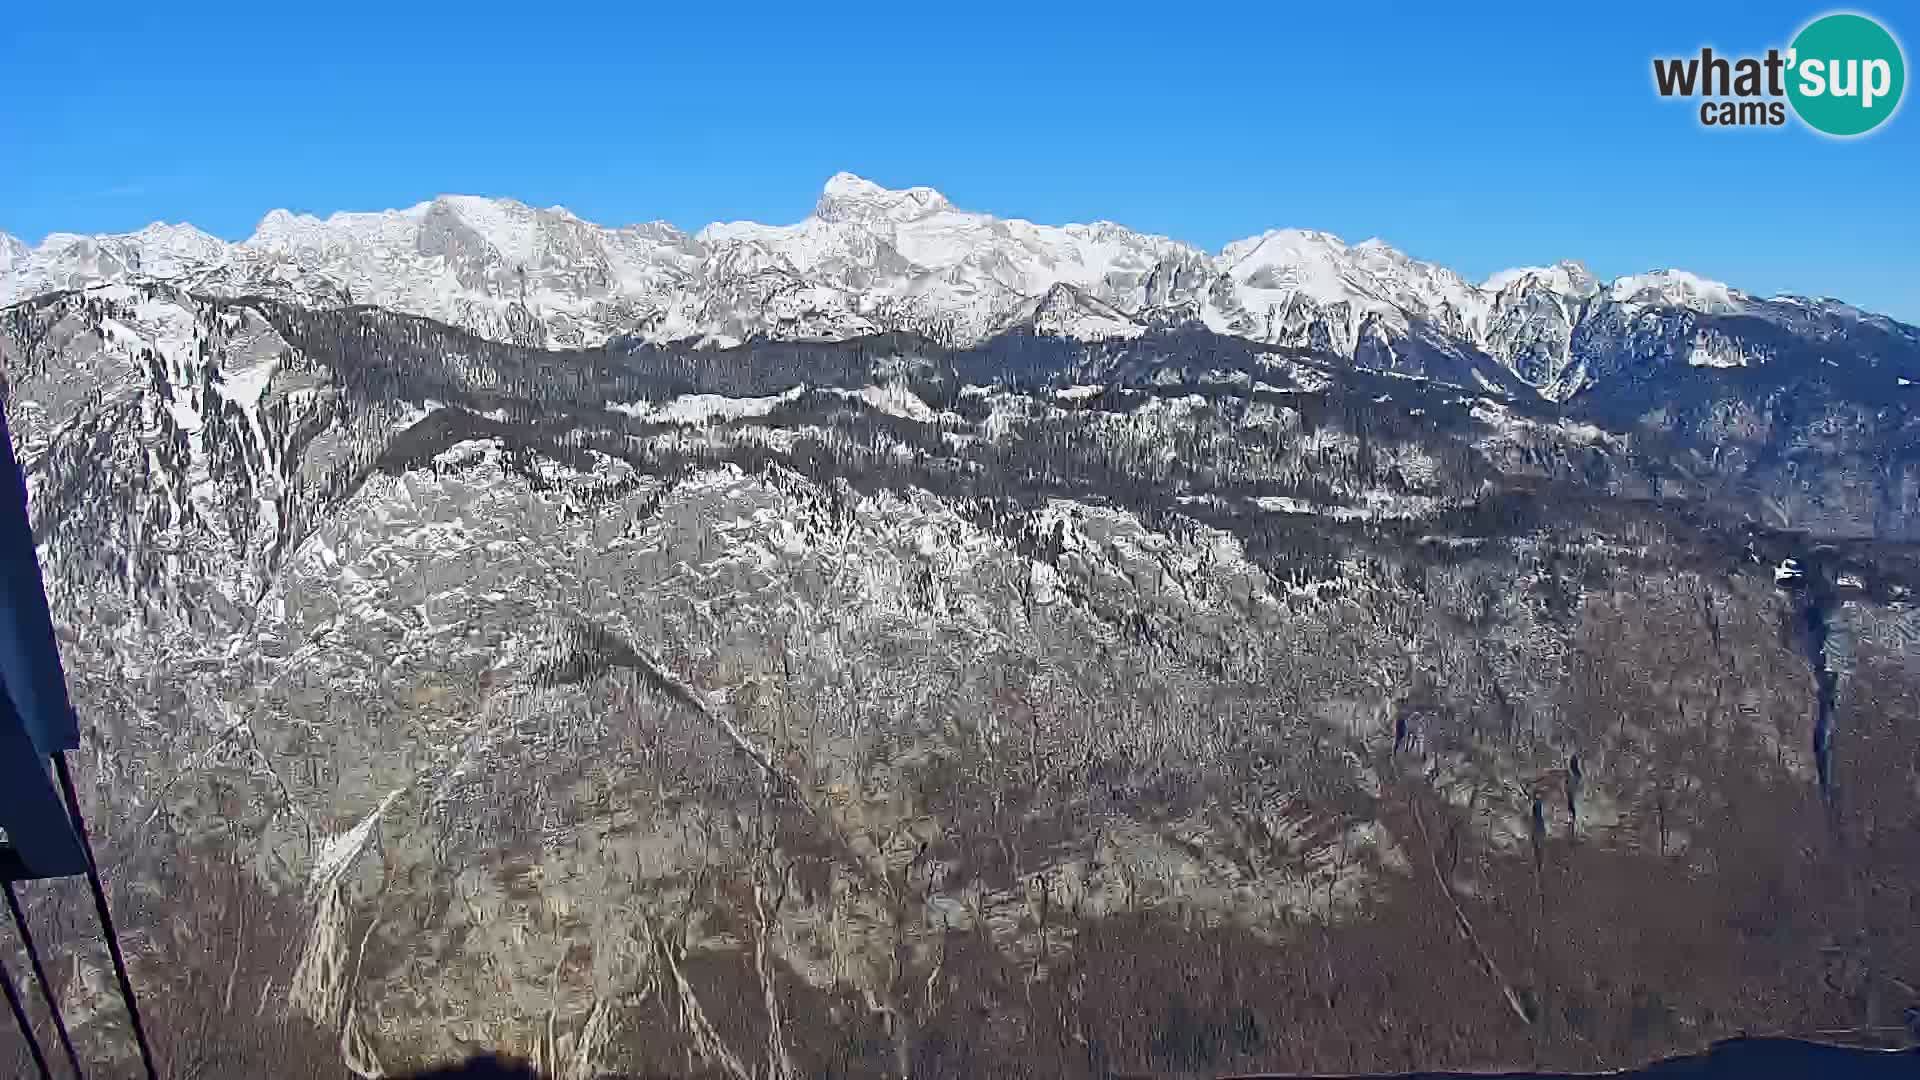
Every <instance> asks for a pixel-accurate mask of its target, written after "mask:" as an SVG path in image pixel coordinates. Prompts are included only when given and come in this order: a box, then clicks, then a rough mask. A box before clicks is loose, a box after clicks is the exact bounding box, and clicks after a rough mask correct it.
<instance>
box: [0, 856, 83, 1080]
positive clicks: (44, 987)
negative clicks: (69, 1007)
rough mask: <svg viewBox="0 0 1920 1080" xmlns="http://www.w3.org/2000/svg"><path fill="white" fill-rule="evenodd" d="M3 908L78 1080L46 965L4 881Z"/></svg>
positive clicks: (79, 1072)
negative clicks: (4, 900)
mask: <svg viewBox="0 0 1920 1080" xmlns="http://www.w3.org/2000/svg"><path fill="white" fill-rule="evenodd" d="M5 884H6V890H7V907H8V908H9V909H11V910H12V912H13V927H14V929H15V930H18V931H19V932H20V944H21V945H24V946H25V947H26V950H27V960H28V962H29V963H31V964H32V965H33V978H34V981H35V982H38V983H39V984H40V997H41V999H42V1000H44V1001H45V1002H46V1003H47V1015H49V1016H51V1017H53V1033H54V1034H56V1035H58V1036H60V1047H61V1049H63V1050H65V1051H66V1052H67V1064H69V1065H71V1066H73V1076H74V1080H80V1078H81V1077H83V1076H85V1075H86V1071H85V1070H83V1069H82V1068H80V1055H79V1054H78V1053H77V1052H76V1051H75V1050H74V1049H73V1037H72V1036H71V1035H69V1034H67V1021H66V1018H65V1017H63V1016H61V1015H60V997H59V995H57V994H55V993H54V992H53V981H52V980H51V979H48V978H47V969H46V965H44V964H42V963H41V962H40V950H39V949H38V948H36V947H35V946H34V944H33V931H31V930H29V929H27V913H26V911H25V910H24V909H23V908H21V906H20V897H19V896H17V895H15V893H14V891H13V882H11V881H9V882H6V883H5Z"/></svg>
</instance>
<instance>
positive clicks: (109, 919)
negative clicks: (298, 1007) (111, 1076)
mask: <svg viewBox="0 0 1920 1080" xmlns="http://www.w3.org/2000/svg"><path fill="white" fill-rule="evenodd" d="M53 770H54V772H56V773H58V774H59V776H60V789H61V790H62V791H64V792H65V793H66V796H67V815H68V816H69V817H71V818H72V819H73V831H74V832H75V833H76V834H77V835H78V836H79V837H80V849H81V850H82V851H84V852H86V855H87V885H88V886H90V887H91V888H92V889H93V907H94V910H95V911H97V912H99V914H100V929H102V930H104V931H106V935H107V952H108V953H110V954H111V955H112V956H113V973H114V975H116V976H118V977H119V979H120V1000H122V1001H124V1002H126V1005H127V1020H128V1021H129V1022H130V1023H131V1024H132V1025H133V1040H134V1042H136V1043H139V1044H140V1061H141V1063H142V1064H143V1065H145V1066H146V1067H147V1080H160V1072H159V1070H157V1069H155V1068H154V1067H153V1048H152V1047H150V1046H148V1045H147V1029H146V1026H145V1025H143V1024H141V1023H140V1006H139V1005H137V1004H136V1003H135V1002H134V997H133V980H132V979H129V978H128V977H127V958H126V957H124V956H122V955H121V954H120V935H119V934H117V933H115V932H114V929H113V913H112V912H110V911H108V910H107V891H106V890H105V889H103V888H101V887H100V867H99V865H98V864H97V863H95V862H94V861H93V843H92V841H90V840H88V839H87V822H86V819H85V818H83V817H81V816H80V796H79V795H78V794H76V793H75V792H74V789H73V774H72V773H70V772H68V771H67V755H66V753H65V751H62V752H60V753H57V754H55V755H53Z"/></svg>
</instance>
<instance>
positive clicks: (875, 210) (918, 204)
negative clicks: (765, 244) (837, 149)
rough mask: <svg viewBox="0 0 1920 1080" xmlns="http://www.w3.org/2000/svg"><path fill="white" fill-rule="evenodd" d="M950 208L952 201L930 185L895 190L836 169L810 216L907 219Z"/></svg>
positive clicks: (844, 218)
mask: <svg viewBox="0 0 1920 1080" xmlns="http://www.w3.org/2000/svg"><path fill="white" fill-rule="evenodd" d="M951 209H953V204H952V203H949V202H948V201H947V197H946V196H945V195H942V194H940V193H939V192H937V191H935V190H933V189H932V188H930V187H913V188H907V189H905V190H902V191H895V190H892V189H890V188H884V187H881V186H880V185H879V184H876V183H874V182H873V181H871V180H868V179H865V178H864V177H859V176H855V175H854V174H852V173H850V172H839V173H834V174H833V176H832V177H831V178H829V179H828V180H827V185H826V187H825V188H823V189H822V190H821V192H820V201H819V202H818V203H816V204H814V208H813V216H814V217H816V218H818V219H820V220H821V221H853V222H858V221H873V222H877V221H894V222H907V221H917V220H919V219H920V218H924V217H927V216H929V215H931V214H937V213H939V212H941V211H943V210H951Z"/></svg>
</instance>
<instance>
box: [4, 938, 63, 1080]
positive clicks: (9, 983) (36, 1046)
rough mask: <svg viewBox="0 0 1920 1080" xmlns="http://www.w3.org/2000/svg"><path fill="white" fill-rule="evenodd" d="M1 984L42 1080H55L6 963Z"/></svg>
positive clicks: (14, 1019) (14, 1020)
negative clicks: (48, 1069)
mask: <svg viewBox="0 0 1920 1080" xmlns="http://www.w3.org/2000/svg"><path fill="white" fill-rule="evenodd" d="M0 984H5V986H6V988H7V1006H8V1007H9V1008H11V1009H12V1010H13V1022H14V1023H16V1024H18V1025H20V1037H21V1038H23V1039H25V1040H27V1049H28V1050H30V1051H32V1052H33V1063H34V1064H35V1065H37V1066H39V1068H40V1080H53V1074H52V1073H50V1072H48V1071H47V1055H45V1054H43V1053H41V1052H40V1040H39V1039H37V1038H35V1037H34V1034H33V1021H31V1020H29V1019H27V1010H26V1008H25V1007H24V1006H22V1005H21V1004H20V995H19V994H18V993H16V992H15V991H14V989H13V973H12V972H9V971H8V970H7V969H6V965H4V964H0Z"/></svg>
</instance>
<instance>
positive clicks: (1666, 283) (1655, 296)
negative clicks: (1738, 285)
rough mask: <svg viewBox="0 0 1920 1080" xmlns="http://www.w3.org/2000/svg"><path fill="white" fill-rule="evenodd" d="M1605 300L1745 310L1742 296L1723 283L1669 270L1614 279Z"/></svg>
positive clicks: (1697, 308)
mask: <svg viewBox="0 0 1920 1080" xmlns="http://www.w3.org/2000/svg"><path fill="white" fill-rule="evenodd" d="M1607 297H1608V299H1610V300H1613V301H1615V302H1616V303H1636V304H1659V305H1663V306H1667V307H1682V308H1691V309H1693V310H1696V311H1704V312H1714V313H1723V312H1730V311H1739V310H1741V309H1742V308H1744V307H1745V306H1746V294H1745V293H1742V292H1740V291H1739V290H1737V289H1733V288H1731V287H1729V286H1728V285H1726V284H1725V283H1724V282H1719V281H1712V280H1710V279H1707V278H1703V277H1701V276H1699V275H1698V274H1692V273H1688V272H1687V271H1685V270H1670V269H1668V270H1652V271H1649V272H1647V273H1644V274H1630V275H1628V276H1626V277H1623V278H1617V279H1615V281H1614V282H1613V284H1612V285H1610V286H1608V288H1607Z"/></svg>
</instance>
